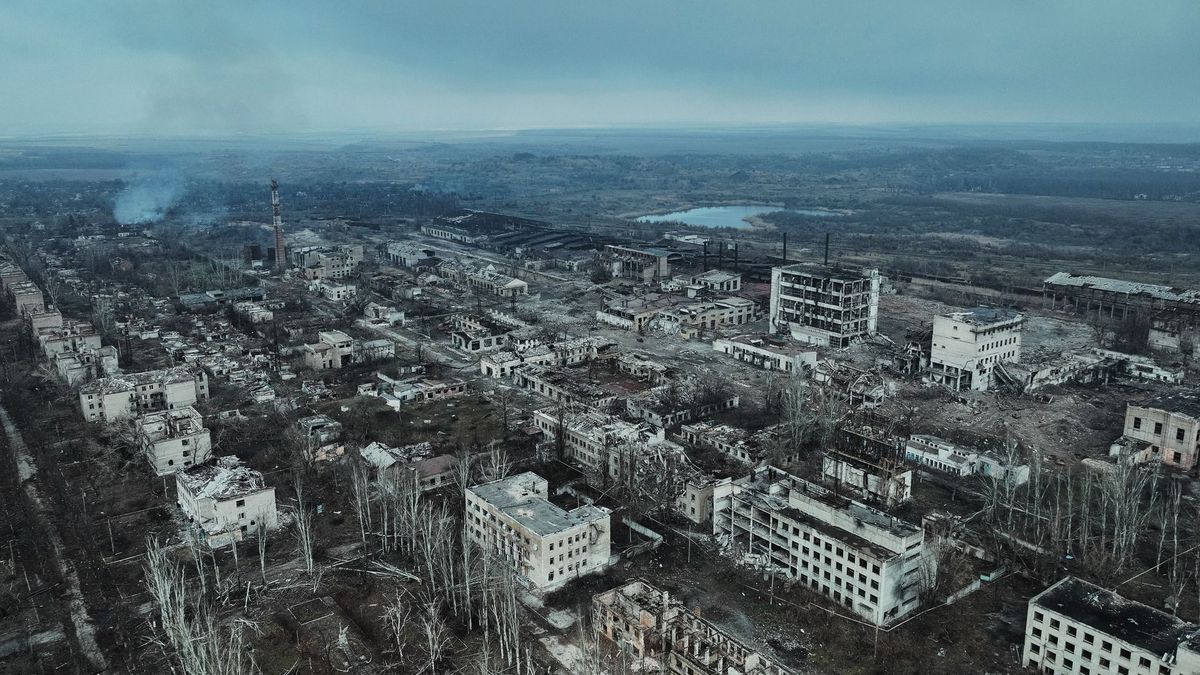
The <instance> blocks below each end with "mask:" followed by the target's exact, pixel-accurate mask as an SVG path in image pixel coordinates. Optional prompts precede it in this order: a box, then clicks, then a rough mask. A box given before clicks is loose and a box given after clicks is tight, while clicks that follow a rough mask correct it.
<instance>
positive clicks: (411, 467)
mask: <svg viewBox="0 0 1200 675" xmlns="http://www.w3.org/2000/svg"><path fill="white" fill-rule="evenodd" d="M358 454H359V456H360V457H362V459H363V461H365V462H366V463H367V464H368V465H369V466H370V467H371V468H372V469H374V470H375V471H376V472H377V473H378V474H384V475H390V477H391V478H392V479H393V480H412V481H414V483H415V484H416V486H417V487H418V488H419V489H420V490H421V492H431V491H433V490H437V489H440V488H442V487H445V486H446V485H449V484H450V482H451V472H452V470H453V469H454V463H455V461H456V460H455V458H454V456H453V455H447V454H441V455H435V454H434V452H433V446H432V445H431V444H430V443H429V442H424V443H414V444H412V445H405V446H402V447H398V448H394V447H391V446H388V445H384V444H383V443H380V442H378V441H374V442H372V443H370V444H369V445H366V446H363V447H362V448H359V450H358Z"/></svg>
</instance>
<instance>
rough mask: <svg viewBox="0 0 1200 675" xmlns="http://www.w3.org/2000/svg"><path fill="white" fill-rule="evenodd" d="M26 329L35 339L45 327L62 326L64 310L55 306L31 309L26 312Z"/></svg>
mask: <svg viewBox="0 0 1200 675" xmlns="http://www.w3.org/2000/svg"><path fill="white" fill-rule="evenodd" d="M24 320H25V330H26V332H28V333H29V335H30V336H32V337H33V338H34V339H35V340H36V339H37V337H38V335H39V334H40V333H41V331H42V329H44V328H62V327H63V315H62V312H60V311H58V310H57V309H54V308H52V307H51V308H42V309H31V310H30V311H28V312H25V316H24Z"/></svg>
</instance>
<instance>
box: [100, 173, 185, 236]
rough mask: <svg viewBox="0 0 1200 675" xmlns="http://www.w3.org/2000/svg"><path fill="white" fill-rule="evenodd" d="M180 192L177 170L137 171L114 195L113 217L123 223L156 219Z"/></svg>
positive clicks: (164, 213)
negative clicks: (131, 179)
mask: <svg viewBox="0 0 1200 675" xmlns="http://www.w3.org/2000/svg"><path fill="white" fill-rule="evenodd" d="M182 195H183V178H182V176H180V175H179V174H178V173H177V172H174V171H164V172H157V173H153V174H149V175H139V176H137V177H136V178H134V179H133V182H131V183H129V184H128V185H126V186H125V189H124V190H123V191H122V192H121V194H119V195H117V199H116V203H114V204H113V217H114V218H116V220H117V222H118V223H120V224H122V225H134V224H137V223H156V222H158V221H160V220H162V219H163V216H165V215H166V213H167V211H168V210H169V209H170V208H171V207H172V206H173V205H174V204H175V202H176V201H178V200H179V198H180V197H181V196H182Z"/></svg>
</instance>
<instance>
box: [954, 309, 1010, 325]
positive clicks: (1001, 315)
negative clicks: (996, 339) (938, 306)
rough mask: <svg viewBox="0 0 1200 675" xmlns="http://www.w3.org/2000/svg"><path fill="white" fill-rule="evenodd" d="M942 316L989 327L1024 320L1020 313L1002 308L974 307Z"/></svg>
mask: <svg viewBox="0 0 1200 675" xmlns="http://www.w3.org/2000/svg"><path fill="white" fill-rule="evenodd" d="M942 316H945V317H949V318H951V319H953V320H955V321H962V322H963V323H969V324H974V325H976V326H990V325H992V324H997V323H1005V322H1008V321H1019V320H1021V319H1023V318H1024V316H1022V315H1021V313H1020V312H1015V311H1013V310H1011V309H1006V308H1004V307H974V308H972V309H968V310H965V311H962V312H947V313H946V314H943V315H942Z"/></svg>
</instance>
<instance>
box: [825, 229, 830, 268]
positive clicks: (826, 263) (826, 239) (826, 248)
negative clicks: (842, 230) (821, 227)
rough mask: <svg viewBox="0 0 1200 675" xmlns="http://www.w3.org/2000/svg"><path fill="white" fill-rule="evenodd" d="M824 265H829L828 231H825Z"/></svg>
mask: <svg viewBox="0 0 1200 675" xmlns="http://www.w3.org/2000/svg"><path fill="white" fill-rule="evenodd" d="M825 266H826V267H828V266H829V233H828V232H826V233H825Z"/></svg>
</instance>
